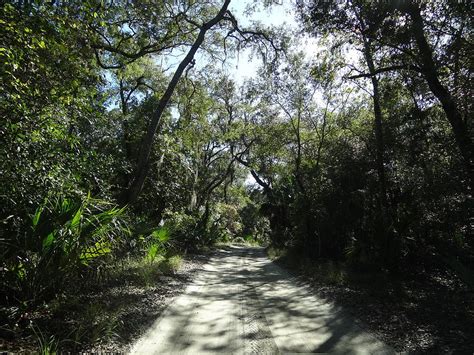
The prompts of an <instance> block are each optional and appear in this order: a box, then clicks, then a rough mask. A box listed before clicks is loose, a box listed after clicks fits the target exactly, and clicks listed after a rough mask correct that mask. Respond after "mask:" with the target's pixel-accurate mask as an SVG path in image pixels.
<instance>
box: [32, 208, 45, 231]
mask: <svg viewBox="0 0 474 355" xmlns="http://www.w3.org/2000/svg"><path fill="white" fill-rule="evenodd" d="M41 212H43V208H42V207H38V208H37V209H36V212H35V214H34V215H33V220H32V222H33V228H35V227H36V226H37V225H38V222H39V219H40V217H41Z"/></svg>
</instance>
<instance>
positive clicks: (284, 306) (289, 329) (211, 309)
mask: <svg viewBox="0 0 474 355" xmlns="http://www.w3.org/2000/svg"><path fill="white" fill-rule="evenodd" d="M294 352H297V353H315V352H316V353H327V352H329V353H344V354H391V353H393V350H392V349H391V348H390V347H388V346H387V345H385V344H384V343H382V342H381V341H379V340H378V339H376V338H375V337H374V336H373V335H372V334H370V333H368V332H367V331H364V330H363V329H361V328H360V327H359V326H358V325H356V324H355V322H354V321H353V319H351V317H350V316H348V315H347V314H345V313H344V312H343V311H342V310H340V309H338V308H337V307H335V306H333V305H331V304H330V303H328V302H325V301H324V300H323V299H321V298H319V297H318V296H316V295H315V294H314V293H313V292H311V291H310V290H309V288H307V287H306V286H305V285H303V284H301V283H299V282H298V281H297V280H296V279H295V278H294V277H292V276H291V275H289V274H288V273H287V272H286V271H285V270H283V269H281V268H280V267H278V266H277V265H275V264H274V263H272V262H271V261H270V260H268V258H267V257H266V255H265V252H264V250H263V249H261V248H248V247H238V246H232V247H228V248H225V249H222V250H220V251H218V252H217V253H216V254H215V255H214V256H213V257H212V258H211V260H210V261H209V263H208V264H206V265H205V267H204V270H203V271H202V272H201V273H200V274H199V275H198V276H197V278H196V280H195V281H194V282H193V283H192V284H191V285H190V286H188V288H187V290H186V291H185V292H184V294H182V295H181V296H179V297H177V298H176V299H175V300H174V302H173V303H172V304H171V305H170V306H169V307H168V308H167V309H166V310H165V312H164V313H163V314H162V316H161V317H160V319H158V320H157V321H156V322H155V324H154V325H153V326H152V327H151V328H150V329H149V331H148V332H147V333H146V334H145V335H144V336H143V337H142V338H141V339H139V340H138V341H137V343H136V344H134V346H133V348H132V350H131V353H143V354H203V353H222V354H231V353H232V354H279V353H294Z"/></svg>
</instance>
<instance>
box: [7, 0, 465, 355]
mask: <svg viewBox="0 0 474 355" xmlns="http://www.w3.org/2000/svg"><path fill="white" fill-rule="evenodd" d="M233 2H235V0H232V1H231V0H221V1H217V0H212V1H208V0H206V1H201V0H195V1H174V0H173V1H171V0H170V1H132V2H125V1H122V2H121V1H113V2H112V1H98V0H85V1H70V2H63V1H52V2H43V1H5V2H2V4H1V5H0V78H1V82H2V87H1V88H0V120H1V125H0V246H1V248H0V250H1V251H0V277H1V285H2V288H1V292H0V295H1V296H0V322H1V323H0V338H1V339H2V350H3V348H5V349H10V350H16V351H18V350H21V349H22V347H24V349H25V350H28V351H31V350H34V349H36V350H39V351H40V352H42V353H53V352H56V351H81V350H87V349H93V347H94V346H95V345H97V344H101V343H104V344H105V343H107V341H108V340H110V339H115V340H116V341H119V340H117V339H122V341H123V342H126V341H127V340H130V339H131V338H130V337H131V336H132V335H131V334H132V333H133V334H135V333H134V332H133V331H131V333H127V332H126V331H125V330H124V329H130V323H124V322H125V320H124V319H126V317H127V314H128V313H127V312H125V311H124V309H129V308H130V307H135V306H133V305H136V307H138V308H139V307H143V308H145V307H146V302H155V301H152V299H153V295H163V294H165V293H172V290H173V289H176V290H178V289H180V288H181V287H182V285H183V284H184V283H185V282H186V280H188V281H189V279H190V277H191V276H190V275H191V274H192V272H190V274H189V275H188V274H187V273H186V272H185V274H186V276H180V275H181V274H180V272H181V271H180V270H191V269H192V270H196V269H197V268H198V267H199V266H198V264H199V263H194V262H193V260H196V258H198V257H197V256H196V253H198V252H200V251H201V252H202V251H203V250H209V248H211V247H212V246H213V245H216V243H232V242H239V243H246V244H251V245H266V246H267V245H269V246H270V249H269V253H270V255H271V256H272V257H280V258H282V257H283V258H282V259H285V260H290V261H291V262H290V264H291V265H293V267H296V268H301V269H302V270H303V271H304V273H306V274H307V275H309V276H310V277H311V278H312V279H317V280H318V282H321V283H323V284H325V285H333V286H334V288H331V289H330V291H328V293H330V294H333V295H335V296H334V297H336V298H337V297H339V296H340V297H339V298H341V297H342V298H344V297H345V296H344V295H348V294H351V293H350V292H349V291H348V292H349V293H344V292H342V291H341V290H343V289H344V288H348V289H350V290H354V292H355V293H358V294H359V295H366V294H367V292H368V293H371V292H376V293H377V292H379V291H380V293H379V294H378V295H377V296H376V297H375V299H376V300H387V302H388V304H389V305H392V306H393V307H392V308H390V309H391V310H399V309H400V308H397V307H399V306H400V305H402V306H403V307H404V308H403V309H404V310H403V311H400V312H401V313H402V314H408V313H409V312H421V313H420V314H425V316H424V317H425V318H423V326H420V327H419V329H425V328H426V329H428V328H430V327H431V328H430V329H431V330H430V333H429V334H430V336H431V338H430V339H431V340H429V341H428V340H427V342H426V344H427V345H426V346H425V345H420V346H418V347H417V346H415V345H414V346H413V349H416V350H430V351H439V350H443V351H444V350H449V349H454V350H456V347H455V346H454V345H453V344H459V345H458V346H459V349H461V350H465V349H468V348H469V344H471V343H469V341H470V340H469V339H472V338H473V337H472V336H470V334H467V333H466V331H461V330H459V327H464V329H474V311H473V309H474V295H473V289H474V271H473V270H474V249H473V248H474V239H473V237H472V236H473V233H472V232H473V231H472V225H473V223H472V222H473V216H472V211H473V195H472V194H473V176H474V170H473V164H474V162H473V157H474V148H473V143H472V117H473V95H472V60H473V53H472V48H473V46H472V33H471V32H470V29H472V27H473V26H472V25H473V24H472V21H473V19H474V16H473V13H472V11H473V9H472V6H469V4H468V2H459V1H430V2H420V1H412V0H406V1H393V2H392V1H380V2H378V1H375V2H374V1H365V0H354V1H317V0H314V1H313V0H308V1H296V2H295V3H292V4H291V5H289V4H287V5H286V6H290V7H289V9H290V10H291V12H292V13H293V14H295V16H296V21H297V22H296V25H295V26H296V27H292V28H290V27H289V26H265V25H263V24H262V23H251V24H249V25H248V26H247V27H245V26H242V25H241V23H245V22H243V21H241V20H242V19H241V18H238V17H239V16H244V15H240V14H239V16H237V15H236V14H235V13H234V12H233V11H234V10H232V6H231V5H232V3H233ZM249 3H250V2H249ZM251 3H252V4H250V5H249V9H248V10H249V13H250V14H251V13H252V11H256V9H260V10H265V9H266V10H269V9H271V8H272V7H273V6H280V5H278V4H274V2H272V1H256V2H251ZM254 7H255V8H254ZM302 36H303V37H304V38H303V37H302ZM303 40H305V41H310V42H311V43H312V45H311V47H309V46H308V47H307V48H306V47H305V44H304V43H306V42H304V41H303ZM311 48H312V49H311ZM303 49H304V50H303ZM244 52H245V53H251V54H252V58H253V61H254V63H256V64H255V65H256V66H258V68H257V74H256V75H255V76H254V77H253V78H245V80H244V78H240V77H239V78H238V79H239V80H234V79H233V78H232V75H230V74H229V70H228V69H229V63H231V62H232V61H234V62H232V63H235V60H237V58H238V56H239V55H241V54H242V53H244ZM296 261H297V262H296ZM190 265H191V266H190ZM193 265H194V266H193ZM183 272H184V271H183ZM356 290H357V291H356ZM361 290H364V291H361ZM419 290H421V291H419ZM445 291H446V292H445ZM341 292H342V293H341ZM351 292H352V291H351ZM415 294H416V295H415ZM140 295H141V296H140ZM338 295H339V296H338ZM412 295H415V296H413V297H414V298H413V299H412V298H411V297H412ZM160 297H161V296H160ZM160 297H158V298H157V299H159V300H160ZM163 297H164V296H163ZM346 298H347V297H346ZM132 299H134V300H135V301H136V302H134V301H132ZM353 299H354V300H358V301H357V302H358V304H359V305H364V307H365V310H366V311H365V313H366V314H368V313H370V309H373V310H374V311H375V310H377V312H379V313H380V316H379V317H378V319H379V320H380V322H378V323H377V324H381V323H382V319H387V318H388V319H392V318H391V317H392V315H393V316H396V311H393V312H392V311H388V310H387V309H389V308H385V309H384V307H382V306H380V307H379V306H377V305H376V303H377V302H378V301H377V302H375V301H374V302H372V303H370V302H369V303H367V304H365V303H364V302H365V301H364V297H362V296H361V297H354V298H353ZM427 299H429V300H432V302H431V301H430V302H424V300H427ZM448 300H449V301H448ZM140 302H142V303H140ZM143 302H144V303H143ZM379 303H380V302H379ZM382 304H383V305H385V303H383V302H382ZM139 305H140V306H139ZM402 306H400V307H402ZM127 307H128V308H127ZM410 307H411V308H410ZM408 308H410V310H408ZM153 309H154V310H155V311H156V312H151V314H150V317H148V318H146V317H147V316H146V314H144V313H143V311H142V312H138V311H137V312H135V313H134V314H135V315H137V317H138V315H139V316H140V317H145V318H146V319H147V321H148V323H147V322H146V321H145V322H143V324H145V325H146V324H150V323H149V322H150V321H151V319H152V316H156V315H157V314H158V313H159V309H160V305H159V304H158V303H156V304H155V308H153ZM367 309H369V310H368V311H367ZM423 310H427V313H423ZM390 312H392V313H390ZM360 313H361V314H362V313H364V312H362V311H361V312H360ZM445 314H449V317H450V318H449V319H450V320H449V322H448V323H446V327H449V328H452V329H454V331H453V332H451V333H450V332H449V331H448V330H447V328H446V329H444V330H442V331H441V330H440V331H434V330H433V327H434V328H436V327H437V325H438V324H440V323H439V322H438V321H436V320H434V321H430V320H429V319H441V318H442V316H443V315H445ZM410 317H411V316H408V315H407V319H414V318H413V317H411V318H410ZM129 318H130V319H132V321H133V322H135V324H138V323H139V321H138V320H136V319H137V318H133V317H129ZM397 319H398V318H397ZM390 322H391V321H389V324H392V323H393V322H392V323H390ZM394 322H398V320H396V321H394ZM410 322H411V323H410ZM410 322H408V321H407V322H404V320H401V321H400V322H398V323H397V324H398V325H397V328H393V329H396V330H397V331H394V332H393V333H394V334H395V338H397V339H398V341H401V340H400V339H402V334H403V333H404V332H410V333H413V332H412V329H415V328H411V327H412V325H413V324H421V323H416V322H415V321H410ZM413 327H415V326H414V325H413ZM132 328H133V327H132ZM136 329H137V332H138V329H142V328H140V327H139V326H137V328H136ZM457 330H459V331H457ZM415 333H416V332H415ZM425 333H426V332H425ZM396 334H399V336H397V335H396ZM471 335H472V334H471ZM416 339H421V338H416V337H415V338H413V339H412V340H411V341H412V342H413V343H416V342H417V341H418V340H416ZM392 341H395V342H396V341H397V340H393V339H392ZM419 341H420V342H421V340H419ZM94 344H95V345H94ZM112 350H113V348H112ZM115 350H117V349H115ZM471 350H472V349H471Z"/></svg>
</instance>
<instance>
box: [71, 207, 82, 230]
mask: <svg viewBox="0 0 474 355" xmlns="http://www.w3.org/2000/svg"><path fill="white" fill-rule="evenodd" d="M81 217H82V208H79V209H78V210H77V212H76V213H75V214H74V217H73V218H72V220H71V227H75V226H77V225H78V224H79V222H80V221H81Z"/></svg>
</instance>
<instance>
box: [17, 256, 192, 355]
mask: <svg viewBox="0 0 474 355" xmlns="http://www.w3.org/2000/svg"><path fill="white" fill-rule="evenodd" d="M182 265H183V258H182V257H181V256H180V255H177V254H175V255H169V256H163V255H157V256H156V257H155V258H154V259H153V260H150V259H149V258H144V257H135V258H128V259H124V260H122V261H121V262H116V263H115V264H113V265H109V268H108V270H107V277H106V278H105V279H101V280H100V282H97V281H95V280H82V282H83V287H82V288H79V287H78V288H75V289H71V290H69V291H66V292H64V293H63V294H60V295H58V296H57V297H56V298H55V299H54V300H51V301H50V302H48V303H45V304H44V305H43V306H41V307H38V308H37V309H36V310H35V311H34V312H30V313H28V314H25V315H23V316H22V317H24V318H26V317H28V319H25V321H24V322H25V323H26V322H28V323H29V325H27V326H26V327H25V328H24V329H23V330H21V329H17V330H15V332H16V334H15V335H14V337H13V338H12V341H11V342H10V343H9V344H10V345H11V346H13V347H15V346H19V347H20V348H24V349H29V350H28V352H30V351H31V352H35V353H40V354H55V353H59V352H79V351H84V350H87V349H88V347H89V346H93V344H98V343H107V342H108V341H109V340H118V339H120V338H121V337H122V336H127V334H128V333H130V329H126V328H127V327H125V325H124V318H123V317H127V314H128V313H129V312H130V308H132V309H133V307H134V306H133V304H136V303H137V302H141V301H140V299H141V300H142V301H143V297H145V296H143V295H144V294H146V295H148V296H146V297H150V296H151V295H153V294H154V293H155V291H154V290H155V289H158V288H159V287H160V283H163V281H162V280H161V279H160V277H161V276H163V275H173V274H176V273H177V272H178V271H179V269H180V268H181V267H182ZM140 297H141V298H140ZM146 297H145V298H146ZM145 301H146V300H145ZM125 320H126V318H125ZM32 339H34V341H35V343H36V344H34V343H32ZM12 351H14V352H15V351H16V350H15V348H13V349H12Z"/></svg>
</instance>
